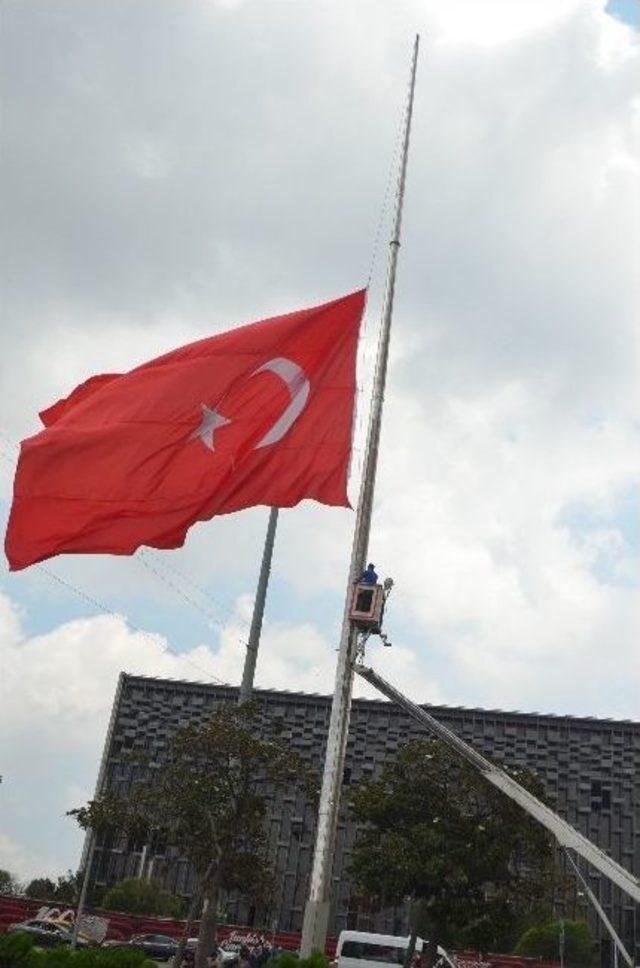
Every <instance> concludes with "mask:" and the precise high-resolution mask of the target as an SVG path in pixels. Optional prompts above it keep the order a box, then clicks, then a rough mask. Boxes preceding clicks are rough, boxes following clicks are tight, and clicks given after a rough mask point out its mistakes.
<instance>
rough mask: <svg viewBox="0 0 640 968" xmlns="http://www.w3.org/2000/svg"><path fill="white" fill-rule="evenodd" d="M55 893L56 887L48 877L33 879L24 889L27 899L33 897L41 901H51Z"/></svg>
mask: <svg viewBox="0 0 640 968" xmlns="http://www.w3.org/2000/svg"><path fill="white" fill-rule="evenodd" d="M55 892H56V885H55V884H54V882H53V881H52V880H51V878H50V877H34V879H33V880H32V881H29V883H28V884H27V886H26V887H25V889H24V893H25V894H26V895H27V897H35V898H37V899H38V900H42V901H52V900H53V896H54V894H55Z"/></svg>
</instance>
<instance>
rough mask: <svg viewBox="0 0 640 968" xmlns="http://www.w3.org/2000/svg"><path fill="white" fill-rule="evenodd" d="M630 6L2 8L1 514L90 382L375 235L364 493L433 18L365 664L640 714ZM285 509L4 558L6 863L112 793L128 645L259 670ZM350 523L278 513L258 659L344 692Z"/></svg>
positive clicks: (53, 852) (103, 0)
mask: <svg viewBox="0 0 640 968" xmlns="http://www.w3.org/2000/svg"><path fill="white" fill-rule="evenodd" d="M634 9H635V14H634ZM634 17H635V18H636V20H637V8H634V3H633V0H616V2H610V3H609V4H608V9H605V6H604V0H591V2H589V0H580V2H578V0H518V2H515V3H514V2H513V0H483V3H478V2H477V0H420V2H418V0H413V2H409V0H407V2H403V3H394V4H390V3H388V2H386V0H384V2H383V0H366V2H365V0H362V2H353V0H340V2H339V3H338V2H333V0H324V2H317V3H312V2H308V3H294V2H291V0H290V2H284V0H280V2H265V0H253V2H252V0H246V2H242V0H224V2H222V0H219V2H216V0H126V2H125V0H122V2H120V0H96V2H93V3H89V4H88V3H86V2H83V0H46V2H45V0H6V2H5V4H4V5H3V14H2V20H3V23H2V72H3V78H2V92H3V109H4V130H3V149H4V151H3V174H2V193H3V223H4V228H3V233H4V239H3V259H2V263H3V268H4V273H5V284H4V293H5V296H4V303H3V322H2V328H1V331H0V340H1V345H0V400H1V404H2V406H1V411H0V509H1V512H2V515H3V519H6V515H7V513H8V509H9V502H10V496H11V485H12V478H13V469H14V465H15V459H16V450H15V444H16V441H18V440H20V439H21V438H22V437H25V436H28V435H29V434H31V433H33V432H35V430H36V429H37V427H38V421H37V417H36V414H37V412H38V410H40V409H42V408H43V407H44V406H46V405H48V404H50V403H52V402H53V401H54V400H56V399H57V398H59V397H60V396H62V395H65V394H66V393H67V392H68V391H69V390H70V388H72V387H73V386H74V385H75V384H76V383H78V382H80V381H81V380H83V379H85V378H86V377H87V376H88V375H90V374H92V373H95V372H104V371H113V370H126V369H130V368H131V367H132V366H134V365H136V364H138V363H140V362H142V361H144V360H146V359H149V358H151V357H152V356H155V355H157V354H159V353H161V352H164V351H166V350H169V349H171V348H173V347H175V346H178V345H180V344H182V343H185V342H188V341H190V340H192V339H196V338H199V337H202V336H205V335H208V334H211V333H215V332H218V331H220V330H223V329H226V328H228V327H230V326H233V325H236V324H238V323H240V322H243V321H246V320H251V319H255V318H260V317H261V316H266V315H268V314H270V313H274V312H279V311H287V310H291V309H296V308H299V307H302V306H305V305H313V304H314V303H316V302H320V301H323V300H326V299H331V298H334V297H337V296H339V295H341V294H343V293H345V292H349V291H352V290H353V289H355V288H358V287H359V286H361V285H362V284H363V283H364V282H365V281H366V278H367V275H368V273H369V269H370V266H371V264H372V260H373V273H372V284H371V290H370V299H369V306H368V311H367V318H366V328H365V335H364V338H363V341H362V346H361V377H360V386H361V388H362V392H361V393H360V394H359V417H358V427H357V430H358V435H357V439H356V446H357V449H356V452H355V459H354V463H353V471H354V474H353V480H352V486H351V490H352V493H353V495H354V497H355V495H356V494H357V484H358V474H359V470H360V466H361V457H362V428H363V424H364V419H365V417H366V407H367V393H368V389H369V387H370V374H371V361H372V355H373V352H374V349H375V338H376V332H377V327H378V323H379V316H380V305H381V290H382V279H383V273H384V259H385V257H386V253H385V245H384V244H382V245H381V246H379V247H378V249H377V252H376V251H375V246H374V239H375V236H376V227H377V225H378V223H379V219H380V213H381V207H382V205H383V199H384V197H385V189H386V186H387V183H388V177H389V170H390V165H391V164H392V162H393V158H394V151H395V148H396V145H397V132H398V123H399V119H400V113H401V109H402V104H403V99H404V97H405V92H406V83H407V76H408V65H409V55H410V48H411V44H412V39H413V34H414V33H415V32H416V31H417V30H418V31H420V32H421V34H422V35H423V48H422V55H421V62H420V67H419V79H418V90H417V95H416V109H415V123H414V135H413V140H412V151H411V162H410V170H409V179H408V191H407V199H406V217H405V234H404V244H403V248H402V250H401V261H400V272H399V280H398V295H397V303H396V313H395V321H394V333H393V349H392V361H391V367H390V373H389V390H388V396H387V406H386V413H385V418H384V431H383V440H382V457H381V464H380V468H379V478H378V487H377V494H376V498H377V500H376V510H375V520H374V528H373V535H372V542H371V557H372V558H373V560H374V561H375V562H376V563H377V564H378V566H379V570H380V571H381V573H382V574H385V575H392V576H393V577H394V578H395V580H396V583H397V585H396V590H395V591H394V595H393V598H392V599H391V603H390V606H389V612H388V631H389V632H390V634H391V637H392V638H393V641H394V647H393V648H392V649H391V650H385V651H384V652H382V651H381V650H380V649H375V648H374V649H373V651H372V653H371V656H370V658H371V661H372V662H373V664H374V665H375V666H376V667H377V668H379V669H380V670H381V671H383V672H384V673H385V674H386V675H388V677H389V678H391V679H392V680H393V681H394V682H395V683H397V684H399V685H400V686H401V687H404V688H405V689H406V690H407V691H408V693H409V694H410V695H411V696H412V697H413V698H415V699H417V700H420V701H433V702H443V703H449V704H454V705H471V706H481V707H500V708H506V709H521V710H526V711H533V710H540V711H544V712H554V713H560V714H562V713H573V714H585V715H588V714H592V715H597V716H604V717H625V718H632V719H638V718H639V717H640V702H639V700H638V692H639V691H638V681H639V679H640V658H639V657H640V650H639V649H638V643H637V629H638V619H639V618H640V615H639V611H640V609H639V596H638V584H639V575H640V572H639V568H638V565H639V558H640V532H639V523H638V522H639V516H638V512H639V510H640V508H639V499H638V490H637V482H638V476H639V472H640V458H639V454H640V449H639V446H638V444H639V436H640V434H639V428H640V424H639V421H638V402H639V401H638V396H639V393H638V387H639V386H640V380H639V377H640V373H639V369H640V366H639V363H640V360H639V354H638V339H637V332H636V331H634V330H635V328H636V327H637V309H638V289H637V277H638V274H637V252H638V241H639V240H638V235H639V187H638V186H639V179H640V166H639V155H638V143H637V138H638V118H639V101H638V95H637V66H638V65H637V53H638V41H639V34H638V32H637V23H636V25H635V27H634V26H633V23H630V21H633V19H634ZM634 139H635V141H634ZM387 237H388V208H387V210H386V212H385V214H384V216H383V219H382V231H381V238H382V241H383V243H384V241H385V240H386V238H387ZM374 255H375V259H374ZM266 520H267V512H266V510H265V509H255V510H252V511H247V512H243V513H242V514H237V515H233V516H230V517H228V518H220V519H217V520H213V521H211V522H209V523H207V524H201V525H198V526H197V527H196V528H194V529H193V531H192V532H191V534H190V536H189V539H188V542H187V545H186V547H185V548H183V549H181V550H180V551H176V552H165V553H162V554H160V553H158V552H148V553H142V554H139V555H137V556H136V557H134V558H132V559H120V558H112V559H109V558H106V557H83V558H71V557H68V558H59V559H56V560H54V561H53V562H51V563H48V564H46V565H45V566H44V567H40V566H36V567H33V568H31V569H29V570H27V571H25V572H21V573H19V574H16V575H10V574H9V573H8V571H7V569H6V566H4V565H3V570H2V574H1V575H0V582H1V586H0V650H1V654H2V667H1V675H2V698H1V708H2V726H1V735H0V757H1V764H2V765H1V767H0V772H1V773H2V775H3V783H2V786H1V787H0V867H8V868H9V869H11V870H12V871H14V872H15V873H16V874H17V875H18V876H20V877H22V878H28V877H30V876H33V875H35V874H54V873H58V872H60V871H63V870H64V869H66V868H67V867H75V866H76V865H77V862H78V854H79V846H80V838H79V836H78V834H77V832H76V831H75V829H74V827H73V824H72V823H71V821H70V820H68V819H66V818H65V816H64V813H65V810H67V809H69V808H70V807H72V806H75V805H77V804H79V803H81V802H82V801H83V800H84V799H85V798H86V797H87V796H89V795H90V793H91V791H92V787H93V784H94V782H95V776H96V771H97V763H98V759H99V755H100V751H101V744H102V740H103V737H104V731H105V726H106V722H107V717H108V712H109V708H110V704H111V701H112V698H113V692H114V687H115V683H116V678H117V675H118V673H119V671H120V670H122V669H124V670H127V671H130V672H142V673H147V674H153V675H162V676H172V677H174V678H176V677H177V678H187V679H200V680H207V681H211V680H216V679H218V680H222V681H225V682H232V683H236V682H238V679H239V675H240V670H241V665H242V659H243V649H244V645H243V641H244V638H245V636H246V631H247V621H248V619H249V617H250V614H251V605H252V593H253V589H254V585H255V579H256V572H257V566H258V559H259V554H260V550H261V542H262V539H263V535H264V530H265V527H266ZM352 526H353V514H352V512H349V511H346V510H336V509H330V508H323V507H314V506H312V505H310V504H306V505H302V506H300V507H299V508H297V509H294V510H292V511H287V512H285V513H283V514H282V515H281V526H280V530H279V534H278V538H277V548H276V556H275V563H274V576H273V583H272V592H271V595H270V599H269V603H268V614H267V621H266V627H265V632H264V639H263V646H262V652H261V656H260V661H259V664H258V674H257V677H258V683H259V684H260V685H263V686H270V687H280V688H282V687H286V688H289V689H304V690H308V691H313V692H330V691H331V689H332V681H333V670H334V664H335V647H336V644H337V634H338V628H339V622H340V615H341V610H342V600H343V594H344V584H345V579H346V571H347V563H348V555H349V546H350V539H351V532H352Z"/></svg>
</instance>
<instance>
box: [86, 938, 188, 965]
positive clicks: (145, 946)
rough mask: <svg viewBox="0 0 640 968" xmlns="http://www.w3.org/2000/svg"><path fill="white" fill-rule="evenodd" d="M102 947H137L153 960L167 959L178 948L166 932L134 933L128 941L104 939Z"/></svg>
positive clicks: (176, 943) (171, 956)
mask: <svg viewBox="0 0 640 968" xmlns="http://www.w3.org/2000/svg"><path fill="white" fill-rule="evenodd" d="M103 947H109V948H137V949H138V950H140V951H144V953H145V954H146V955H148V956H149V958H153V960H154V961H169V960H170V959H171V958H173V956H174V955H175V953H176V951H177V950H178V942H177V941H176V939H175V938H170V937H169V935H167V934H134V935H132V936H131V937H130V938H129V940H128V941H105V942H104V946H103Z"/></svg>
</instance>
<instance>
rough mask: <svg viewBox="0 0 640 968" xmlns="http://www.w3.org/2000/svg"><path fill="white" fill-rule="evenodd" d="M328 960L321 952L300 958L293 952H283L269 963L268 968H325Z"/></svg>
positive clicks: (314, 952)
mask: <svg viewBox="0 0 640 968" xmlns="http://www.w3.org/2000/svg"><path fill="white" fill-rule="evenodd" d="M328 964H329V959H328V958H327V956H326V955H325V954H324V952H322V951H313V952H312V953H311V954H310V955H309V957H308V958H301V957H300V956H299V955H298V954H296V952H294V951H283V952H282V954H280V955H277V956H276V957H275V958H273V959H272V960H271V961H270V962H269V966H270V968H327V966H328Z"/></svg>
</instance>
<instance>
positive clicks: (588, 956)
mask: <svg viewBox="0 0 640 968" xmlns="http://www.w3.org/2000/svg"><path fill="white" fill-rule="evenodd" d="M563 931H564V962H565V964H566V965H569V966H576V968H587V966H589V965H591V964H593V962H594V959H595V954H596V943H595V941H594V938H593V935H592V934H591V931H590V930H589V927H588V925H586V924H584V922H582V921H564V922H562V921H547V922H546V923H545V924H539V925H536V926H534V927H533V928H529V930H528V931H525V932H524V934H523V935H522V937H521V938H520V940H519V941H518V944H517V945H516V948H515V953H516V954H518V955H523V956H524V957H528V958H548V959H550V960H551V959H556V960H557V959H558V958H559V956H560V944H561V941H560V936H561V934H562V932H563Z"/></svg>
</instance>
